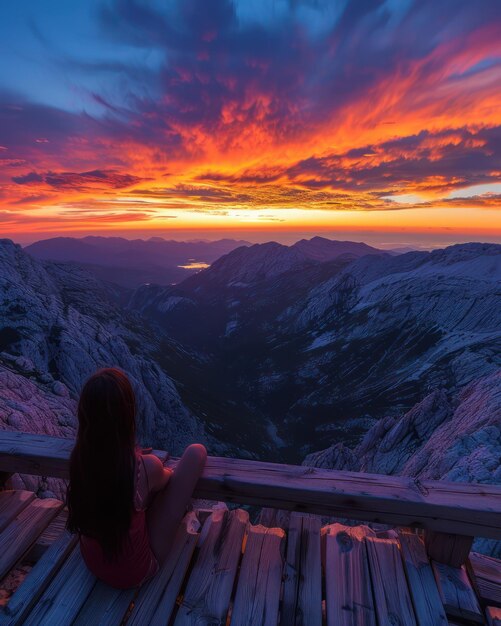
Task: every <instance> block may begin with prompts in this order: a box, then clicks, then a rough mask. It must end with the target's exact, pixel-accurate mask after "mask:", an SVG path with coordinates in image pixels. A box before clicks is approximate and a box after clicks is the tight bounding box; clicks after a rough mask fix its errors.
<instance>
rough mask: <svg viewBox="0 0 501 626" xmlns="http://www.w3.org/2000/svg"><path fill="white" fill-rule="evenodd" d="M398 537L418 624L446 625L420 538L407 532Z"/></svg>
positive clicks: (441, 605) (443, 611)
mask: <svg viewBox="0 0 501 626" xmlns="http://www.w3.org/2000/svg"><path fill="white" fill-rule="evenodd" d="M398 538H399V541H400V548H401V552H402V557H403V562H404V569H405V572H406V574H407V582H408V586H409V591H410V594H411V597H412V603H413V605H414V610H415V613H416V617H417V621H418V623H419V625H420V626H447V623H448V622H447V617H446V615H445V610H444V607H443V604H442V600H441V598H440V594H439V592H438V589H437V583H436V582H435V577H434V575H433V570H432V568H431V565H430V562H429V560H428V557H427V555H426V550H425V547H424V545H423V541H422V540H421V538H420V537H418V536H417V535H416V534H414V533H410V532H400V533H399V535H398Z"/></svg>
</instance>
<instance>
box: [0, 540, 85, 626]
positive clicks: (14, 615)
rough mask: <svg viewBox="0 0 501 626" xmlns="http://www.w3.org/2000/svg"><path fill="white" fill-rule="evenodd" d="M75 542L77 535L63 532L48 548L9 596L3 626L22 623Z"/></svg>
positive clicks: (3, 616) (1, 620)
mask: <svg viewBox="0 0 501 626" xmlns="http://www.w3.org/2000/svg"><path fill="white" fill-rule="evenodd" d="M76 543H77V537H76V536H75V535H70V534H69V533H68V532H65V533H64V534H63V535H61V536H60V537H59V539H58V540H57V541H55V542H54V543H53V544H52V546H51V547H50V548H48V550H47V551H46V552H45V553H44V555H43V556H42V557H41V558H40V560H39V561H38V562H37V563H36V564H35V566H34V567H33V568H32V569H31V570H30V572H29V574H28V576H27V577H26V578H25V579H24V581H23V582H22V584H21V586H20V587H19V588H18V589H17V591H16V592H15V593H14V595H13V596H12V597H11V598H10V600H9V603H8V604H7V606H6V607H5V610H4V614H3V615H2V617H1V618H0V623H1V624H2V625H3V626H17V625H18V624H23V623H24V619H25V617H26V615H27V614H28V613H29V611H30V610H31V609H32V608H33V606H34V605H35V604H36V602H38V600H39V598H40V596H41V595H42V593H43V592H44V591H45V589H46V588H47V586H48V585H49V583H50V581H51V580H52V578H54V576H55V575H56V574H57V572H58V570H59V569H60V567H61V565H62V564H63V563H64V561H65V560H66V558H67V556H68V554H69V553H70V552H71V550H73V548H74V547H75V545H76Z"/></svg>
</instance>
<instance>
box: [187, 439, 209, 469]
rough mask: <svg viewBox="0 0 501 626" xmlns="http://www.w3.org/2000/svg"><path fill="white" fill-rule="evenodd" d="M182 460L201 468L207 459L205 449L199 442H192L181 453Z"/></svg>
mask: <svg viewBox="0 0 501 626" xmlns="http://www.w3.org/2000/svg"><path fill="white" fill-rule="evenodd" d="M183 460H186V461H188V462H190V463H193V464H194V465H197V466H199V467H200V469H202V468H203V466H204V465H205V461H206V460H207V450H206V449H205V446H203V445H202V444H201V443H192V444H191V445H190V446H188V447H187V448H186V450H185V451H184V453H183Z"/></svg>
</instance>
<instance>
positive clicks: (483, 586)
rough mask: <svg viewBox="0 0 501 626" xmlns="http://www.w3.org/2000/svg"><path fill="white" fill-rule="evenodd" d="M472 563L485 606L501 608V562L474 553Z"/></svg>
mask: <svg viewBox="0 0 501 626" xmlns="http://www.w3.org/2000/svg"><path fill="white" fill-rule="evenodd" d="M470 563H471V567H472V569H473V574H474V577H475V583H476V585H477V588H478V592H479V594H480V598H481V599H482V601H483V602H485V604H492V605H493V606H498V607H501V567H500V563H499V560H498V559H493V558H491V557H490V556H485V555H484V554H477V553H476V552H472V553H471V554H470Z"/></svg>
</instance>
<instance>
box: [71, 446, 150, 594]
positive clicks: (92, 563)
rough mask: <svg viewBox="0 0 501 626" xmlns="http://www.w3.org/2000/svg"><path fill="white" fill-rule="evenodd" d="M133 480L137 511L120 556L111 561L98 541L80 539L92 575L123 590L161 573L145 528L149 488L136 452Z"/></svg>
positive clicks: (146, 476)
mask: <svg viewBox="0 0 501 626" xmlns="http://www.w3.org/2000/svg"><path fill="white" fill-rule="evenodd" d="M134 476H135V480H134V510H133V513H132V517H131V523H130V527H129V531H128V534H127V536H126V538H125V539H124V541H123V545H122V549H121V551H120V552H119V554H117V555H116V556H115V557H114V558H112V559H110V558H109V557H107V555H106V553H105V551H104V550H103V547H102V545H101V543H100V542H99V540H98V539H95V538H92V537H88V536H86V535H81V536H80V547H81V550H82V556H83V558H84V560H85V563H86V564H87V567H88V568H89V569H90V571H91V572H93V573H94V574H95V575H96V576H97V577H98V578H100V579H101V580H103V581H104V582H106V583H108V584H109V585H112V586H113V587H118V588H120V589H125V588H129V587H135V586H137V585H139V584H141V583H142V582H143V581H144V580H145V579H147V578H149V577H150V576H152V575H153V574H155V573H156V571H157V570H158V563H157V560H156V558H155V556H154V554H153V552H152V550H151V547H150V542H149V536H148V528H147V524H146V505H147V502H148V496H149V484H148V472H147V469H146V466H145V462H144V457H143V455H141V454H140V452H136V457H135V472H134Z"/></svg>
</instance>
